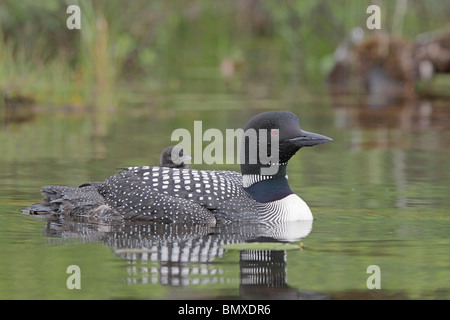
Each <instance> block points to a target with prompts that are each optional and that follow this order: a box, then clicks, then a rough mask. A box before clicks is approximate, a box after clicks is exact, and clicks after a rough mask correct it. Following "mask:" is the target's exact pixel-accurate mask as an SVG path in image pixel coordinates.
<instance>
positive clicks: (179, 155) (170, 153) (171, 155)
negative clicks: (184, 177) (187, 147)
mask: <svg viewBox="0 0 450 320" xmlns="http://www.w3.org/2000/svg"><path fill="white" fill-rule="evenodd" d="M188 160H191V157H190V156H189V155H188V154H186V153H185V152H184V150H183V148H181V147H180V146H170V147H167V148H166V149H164V151H163V152H162V153H161V158H160V165H161V167H169V168H183V169H188V168H189V165H187V164H185V161H188Z"/></svg>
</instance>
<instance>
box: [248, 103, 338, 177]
mask: <svg viewBox="0 0 450 320" xmlns="http://www.w3.org/2000/svg"><path fill="white" fill-rule="evenodd" d="M332 140H333V139H331V138H328V137H326V136H323V135H320V134H317V133H312V132H308V131H304V130H302V129H301V127H300V121H299V119H298V117H297V116H296V115H295V114H293V113H292V112H289V111H268V112H263V113H260V114H258V115H256V116H254V117H253V118H251V119H250V121H249V122H248V123H247V124H246V126H245V127H244V135H243V137H242V143H241V171H242V174H244V175H245V174H257V175H271V174H277V173H278V169H279V168H277V167H280V166H283V167H285V166H286V164H287V162H288V161H289V159H290V158H291V157H292V156H293V155H294V154H295V153H296V152H297V151H298V150H299V149H300V148H302V147H311V146H315V145H317V144H321V143H325V142H328V141H332ZM272 169H274V170H272ZM284 174H285V173H284Z"/></svg>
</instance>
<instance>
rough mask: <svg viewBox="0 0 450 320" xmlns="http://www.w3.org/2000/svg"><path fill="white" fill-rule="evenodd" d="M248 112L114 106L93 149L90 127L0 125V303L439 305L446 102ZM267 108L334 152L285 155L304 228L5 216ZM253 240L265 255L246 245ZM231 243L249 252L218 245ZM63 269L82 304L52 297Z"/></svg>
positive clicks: (177, 103) (62, 290) (51, 115)
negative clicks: (374, 272)
mask: <svg viewBox="0 0 450 320" xmlns="http://www.w3.org/2000/svg"><path fill="white" fill-rule="evenodd" d="M253 98H254V97H252V96H248V95H240V94H224V93H223V94H201V93H198V94H196V93H192V92H191V91H189V90H186V92H178V93H177V94H172V95H170V96H167V98H164V99H160V100H158V101H156V102H154V103H153V104H151V105H150V103H149V104H146V103H143V104H139V105H133V106H132V107H133V108H132V109H131V106H129V105H127V104H126V103H124V105H122V106H119V107H118V110H117V111H116V112H114V113H110V114H109V116H108V117H109V118H108V119H102V120H101V121H104V124H103V125H105V127H106V128H107V130H106V133H105V135H100V134H98V131H97V130H96V128H97V126H98V123H97V122H96V121H98V119H97V120H95V119H94V117H92V115H90V114H84V113H81V114H80V113H67V112H47V111H46V110H47V109H46V108H45V107H44V108H42V109H43V111H41V112H38V113H37V114H36V115H35V116H34V118H33V119H32V120H29V121H26V122H19V123H15V122H8V123H3V124H2V126H1V131H0V148H1V152H0V298H2V299H60V298H62V299H114V298H137V299H175V298H176V299H180V298H181V299H183V298H186V299H192V298H194V299H196V298H198V299H203V298H207V299H215V298H220V299H224V298H227V299H228V298H231V299H237V298H246V299H261V298H268V299H344V298H356V299H359V298H362V299H377V298H382V299H448V298H450V293H449V283H450V271H449V270H450V268H449V267H450V259H449V255H448V247H449V245H450V242H449V237H448V230H449V222H450V220H449V217H450V216H449V208H450V200H449V197H448V195H449V194H450V161H449V159H450V151H449V150H450V149H449V146H450V104H449V102H448V101H407V102H395V103H390V104H388V105H371V104H370V103H366V102H365V101H355V100H354V99H348V98H346V97H331V96H326V95H322V96H321V97H320V99H317V100H314V99H308V100H307V101H303V100H302V99H301V97H295V95H294V96H292V95H289V97H287V98H286V97H285V96H283V95H274V96H270V95H269V96H268V97H265V98H264V99H253ZM293 101H294V102H293ZM276 109H278V110H289V111H292V112H294V113H296V114H298V115H299V116H300V120H301V125H302V127H303V128H304V129H305V130H308V131H313V132H318V133H322V134H325V135H327V136H330V137H332V138H333V139H334V141H333V142H331V143H328V144H325V145H321V146H317V147H313V148H305V149H302V150H300V151H299V152H298V153H297V154H296V155H295V156H294V157H293V159H292V160H291V161H290V165H289V167H288V175H289V182H290V185H291V188H292V190H293V191H294V192H295V193H297V194H298V195H299V196H301V197H302V198H303V199H304V200H305V201H306V202H307V203H308V204H309V206H310V207H311V210H312V212H313V215H314V217H315V220H314V222H313V223H312V225H309V226H297V227H294V228H293V229H291V230H290V231H289V230H287V229H286V227H285V226H281V227H280V226H278V227H275V228H274V227H273V226H269V227H268V226H260V225H233V226H218V227H216V228H204V227H200V226H176V225H173V226H171V225H153V224H150V225H148V224H147V225H146V224H138V223H135V224H116V225H105V224H95V223H91V222H86V221H69V220H68V219H64V220H61V219H59V220H57V219H56V220H48V219H40V218H36V217H30V216H25V215H22V214H21V213H20V209H22V208H23V207H25V206H27V205H29V204H31V203H34V202H37V201H39V200H40V191H39V190H40V187H41V186H43V185H47V184H58V185H67V186H78V185H79V184H81V183H83V182H86V181H100V180H103V179H105V178H107V177H108V176H110V175H111V174H113V173H115V172H117V171H116V170H115V168H117V167H123V166H135V165H152V164H157V163H158V161H159V153H160V152H161V151H162V150H163V149H164V148H165V147H166V146H167V145H169V144H171V143H172V142H171V141H170V135H171V133H172V131H173V130H175V129H177V128H186V129H188V130H192V129H193V122H194V121H195V120H202V121H203V128H204V130H206V129H207V128H217V129H219V130H222V131H223V132H225V129H227V128H230V129H234V128H242V127H243V126H244V125H245V123H246V121H247V120H248V119H249V118H250V117H252V116H253V115H255V114H257V113H259V112H262V111H266V110H276ZM206 144H207V142H205V145H206ZM193 167H195V168H199V169H225V170H236V171H238V170H239V166H238V165H236V164H234V165H233V164H230V165H226V164H220V165H219V164H218V165H211V166H207V165H194V166H193ZM292 230H294V231H292ZM286 234H288V235H289V237H288V238H289V239H287V238H286V237H285V236H286ZM283 235H284V237H283ZM286 240H290V242H286ZM265 241H270V242H276V241H278V242H279V243H278V246H275V247H273V248H274V249H273V248H272V247H271V245H266V246H264V243H263V244H260V245H261V247H255V246H252V243H254V242H258V243H261V242H265ZM280 241H281V242H280ZM237 243H249V246H248V248H246V247H236V248H233V247H226V246H225V247H224V246H223V245H225V244H237ZM273 245H276V244H273ZM283 245H285V247H283ZM69 265H78V266H79V267H80V269H81V290H69V289H68V288H67V286H66V280H67V278H68V276H69V274H67V273H66V270H67V267H68V266H69ZM370 265H377V266H379V268H380V271H381V289H379V290H377V289H373V290H369V289H368V287H367V285H366V281H367V279H368V277H369V276H370V274H368V273H367V272H366V271H367V268H368V266H370Z"/></svg>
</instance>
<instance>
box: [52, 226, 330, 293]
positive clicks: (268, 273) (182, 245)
mask: <svg viewBox="0 0 450 320" xmlns="http://www.w3.org/2000/svg"><path fill="white" fill-rule="evenodd" d="M311 228H312V221H297V222H295V223H292V222H291V223H289V224H287V223H279V224H248V223H246V224H239V223H235V224H220V225H218V226H216V227H208V226H204V225H198V224H192V225H181V224H162V223H151V224H149V223H146V224H144V223H138V222H134V223H121V224H111V225H98V224H88V223H84V222H80V221H79V220H72V219H70V220H67V218H66V219H65V220H61V219H60V220H59V221H51V220H49V221H48V224H47V228H46V235H47V236H53V237H60V238H79V239H80V238H81V239H83V240H84V241H101V242H102V243H103V244H105V245H107V246H109V247H111V248H113V250H114V251H115V253H116V254H117V255H119V256H120V257H121V258H123V259H125V260H127V261H130V262H133V263H132V264H131V265H132V267H130V268H129V270H128V271H129V273H130V278H129V279H128V280H127V282H129V283H143V284H157V283H159V284H163V285H171V286H189V285H195V284H213V283H221V282H224V281H232V282H233V281H234V280H233V278H231V279H230V275H229V274H228V273H226V272H225V271H224V269H223V267H222V266H221V265H220V264H217V263H213V262H215V260H216V259H217V258H221V257H223V256H224V254H225V252H226V251H227V250H226V249H224V248H223V247H222V246H223V245H225V244H234V243H243V242H255V241H257V242H264V241H266V242H291V241H299V240H300V239H301V238H304V237H306V236H307V235H308V234H309V232H310V231H311ZM70 243H73V242H72V241H71V242H70ZM136 262H138V263H137V264H136ZM143 264H144V265H143ZM148 264H150V265H152V266H150V267H149V265H148ZM140 265H143V266H142V267H141V268H140V267H139V266H140ZM239 269H240V279H236V283H237V282H239V283H240V284H239V290H240V295H241V297H245V298H257V299H303V298H314V299H316V298H322V296H320V295H319V294H317V293H305V292H300V291H298V289H296V288H292V287H290V286H288V284H287V279H286V269H287V266H286V251H284V250H280V251H271V250H241V251H240V257H239Z"/></svg>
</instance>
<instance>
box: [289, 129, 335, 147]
mask: <svg viewBox="0 0 450 320" xmlns="http://www.w3.org/2000/svg"><path fill="white" fill-rule="evenodd" d="M288 141H290V142H292V143H293V144H295V145H296V146H298V147H312V146H315V145H317V144H322V143H325V142H329V141H333V139H331V138H329V137H327V136H324V135H321V134H318V133H314V132H308V131H304V130H302V135H301V136H299V137H295V138H292V139H289V140H288Z"/></svg>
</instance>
